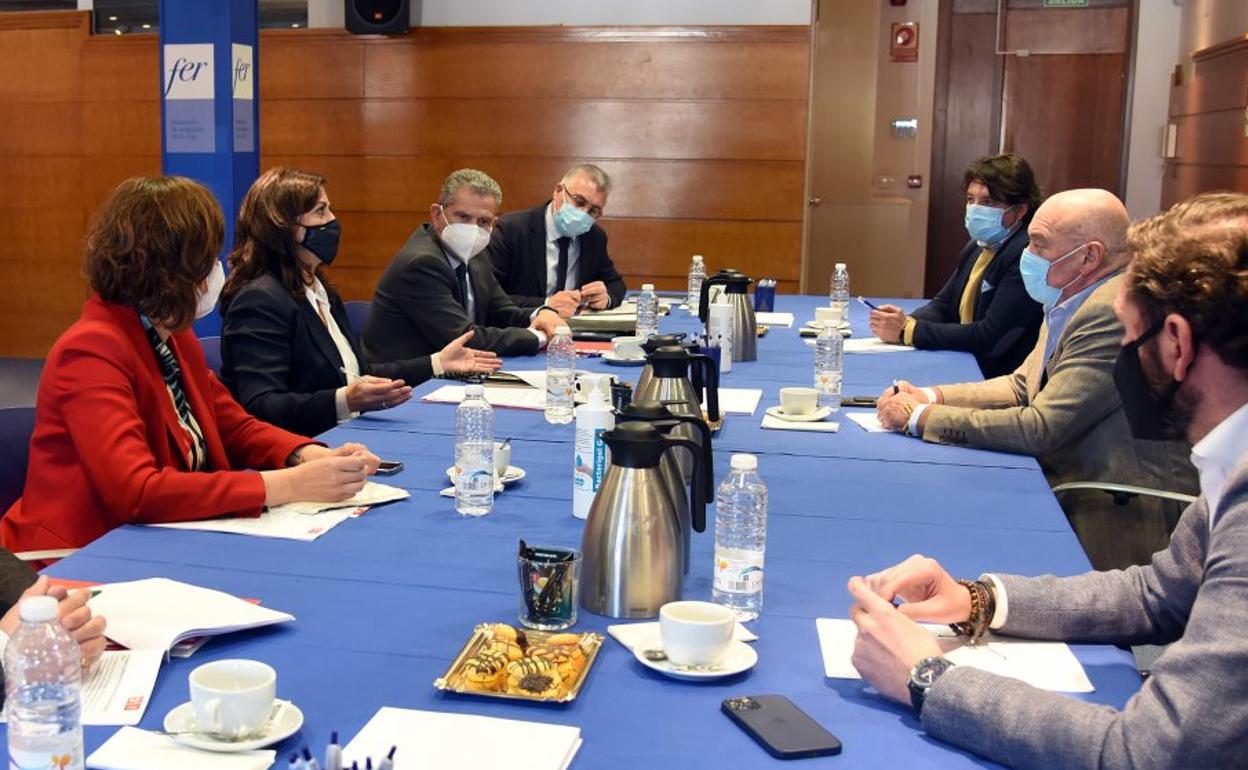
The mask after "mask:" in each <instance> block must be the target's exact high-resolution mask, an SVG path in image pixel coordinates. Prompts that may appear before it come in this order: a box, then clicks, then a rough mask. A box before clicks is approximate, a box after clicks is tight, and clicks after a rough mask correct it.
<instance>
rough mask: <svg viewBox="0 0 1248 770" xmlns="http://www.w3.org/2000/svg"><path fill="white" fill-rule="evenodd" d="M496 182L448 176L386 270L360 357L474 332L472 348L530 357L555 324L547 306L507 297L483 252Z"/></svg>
mask: <svg viewBox="0 0 1248 770" xmlns="http://www.w3.org/2000/svg"><path fill="white" fill-rule="evenodd" d="M502 199H503V192H502V189H501V188H500V187H499V186H498V183H497V182H495V181H494V180H493V179H491V178H490V177H489V176H488V175H487V174H485V173H484V172H481V171H477V170H475V169H460V170H458V171H455V172H454V173H452V174H451V175H450V176H448V177H447V178H446V181H445V182H443V184H442V192H441V194H440V195H439V196H438V202H437V203H435V204H433V205H432V206H430V207H429V222H428V223H426V224H424V225H421V226H420V228H419V229H417V230H416V232H414V233H412V235H411V237H410V238H408V240H407V243H405V244H404V245H403V248H402V249H400V250H399V253H398V254H396V255H395V256H394V259H393V260H392V261H391V262H390V266H389V267H388V268H386V272H385V273H384V274H383V275H382V276H381V280H380V281H379V282H378V284H377V290H376V292H375V294H374V296H373V307H372V311H371V312H370V313H369V317H368V324H367V325H366V326H365V327H364V354H365V356H366V357H368V359H369V360H371V361H395V360H400V359H404V358H412V357H414V356H423V355H429V354H431V353H434V352H436V351H438V350H441V349H442V348H443V347H445V346H446V345H447V343H449V342H450V341H451V340H453V339H455V338H457V337H459V336H460V335H461V334H463V333H464V332H466V331H468V330H470V329H471V330H472V331H473V333H474V334H473V338H472V340H473V341H472V344H473V347H475V348H477V349H480V350H489V351H492V352H494V353H497V354H498V355H500V356H514V355H533V354H535V353H537V352H538V351H539V350H541V349H542V348H544V347H545V346H546V341H547V339H548V338H549V337H550V336H552V335H553V334H554V330H555V327H557V326H558V325H559V324H560V323H561V322H560V320H559V315H558V313H556V312H555V311H554V310H552V309H550V308H547V307H539V308H537V309H536V310H534V309H533V308H521V307H519V306H517V305H516V304H515V303H514V302H512V301H511V300H510V299H509V298H508V297H507V294H506V292H504V291H503V289H502V287H500V286H499V285H498V280H497V279H496V278H495V277H494V273H493V271H492V270H491V268H490V262H489V259H488V258H485V257H484V256H482V255H481V252H482V251H483V250H484V249H485V247H486V245H487V244H489V242H490V231H491V230H492V229H493V227H494V223H495V221H496V219H497V215H498V207H499V204H501V203H502Z"/></svg>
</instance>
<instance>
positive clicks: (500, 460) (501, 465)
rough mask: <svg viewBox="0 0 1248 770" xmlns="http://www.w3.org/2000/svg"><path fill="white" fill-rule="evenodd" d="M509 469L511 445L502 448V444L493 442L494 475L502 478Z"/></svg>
mask: <svg viewBox="0 0 1248 770" xmlns="http://www.w3.org/2000/svg"><path fill="white" fill-rule="evenodd" d="M510 467H511V444H510V443H509V444H507V445H506V446H503V442H501V441H495V442H494V475H495V476H497V477H498V478H502V477H503V474H504V473H506V472H507V469H508V468H510Z"/></svg>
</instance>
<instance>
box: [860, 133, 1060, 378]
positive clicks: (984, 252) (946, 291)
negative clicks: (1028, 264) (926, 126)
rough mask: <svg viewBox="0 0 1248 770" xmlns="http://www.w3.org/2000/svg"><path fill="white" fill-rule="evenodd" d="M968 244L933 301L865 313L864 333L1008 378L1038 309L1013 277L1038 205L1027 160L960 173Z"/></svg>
mask: <svg viewBox="0 0 1248 770" xmlns="http://www.w3.org/2000/svg"><path fill="white" fill-rule="evenodd" d="M962 186H963V189H964V191H965V193H966V213H965V224H966V231H967V233H968V234H969V235H970V236H971V239H970V241H969V242H968V243H967V244H966V245H965V246H964V247H963V248H962V253H961V254H960V255H959V256H958V263H957V267H955V268H954V271H953V274H952V275H950V276H949V280H948V281H946V282H945V285H944V286H943V287H942V288H941V290H940V291H939V292H937V293H936V296H934V297H932V300H931V301H930V302H928V303H927V304H926V305H924V306H922V307H920V308H919V309H918V310H915V311H914V312H913V313H910V314H907V313H906V312H905V311H904V310H902V309H901V308H900V307H897V306H896V305H881V306H880V307H879V308H878V309H876V310H872V311H871V333H872V334H874V335H875V336H877V337H879V338H880V339H881V340H883V341H884V342H892V343H897V344H901V345H913V346H914V347H916V348H920V349H922V350H962V351H965V352H967V353H973V354H974V355H975V361H976V363H978V364H979V369H980V371H982V372H983V373H984V377H997V376H999V375H1002V374H1008V373H1010V372H1012V371H1014V370H1015V369H1016V368H1017V367H1018V365H1019V364H1021V363H1022V362H1023V359H1025V358H1026V357H1027V354H1028V353H1030V352H1031V348H1032V346H1034V345H1035V344H1036V334H1037V333H1038V332H1039V331H1040V320H1041V311H1040V306H1039V305H1038V304H1036V303H1035V302H1033V301H1032V300H1031V298H1030V297H1028V296H1027V291H1026V290H1025V289H1024V288H1023V281H1022V278H1021V277H1020V276H1019V273H1018V261H1019V256H1020V255H1021V254H1022V252H1023V247H1025V246H1026V245H1027V225H1028V223H1030V222H1031V218H1032V215H1034V214H1035V213H1036V208H1037V207H1038V206H1039V205H1040V202H1041V200H1042V198H1041V196H1040V188H1039V186H1038V185H1037V184H1036V178H1035V175H1034V174H1033V173H1032V170H1031V166H1030V165H1028V163H1027V161H1026V160H1025V159H1024V158H1022V157H1020V156H1018V155H1011V154H1008V153H1007V154H1004V155H993V156H991V157H987V158H980V159H979V160H977V161H975V162H974V163H972V164H971V165H970V166H968V167H967V169H966V174H965V176H964V177H963V182H962Z"/></svg>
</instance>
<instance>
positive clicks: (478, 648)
mask: <svg viewBox="0 0 1248 770" xmlns="http://www.w3.org/2000/svg"><path fill="white" fill-rule="evenodd" d="M601 648H602V634H595V633H583V634H576V633H569V632H552V631H530V630H524V631H521V630H517V629H516V628H513V627H512V626H509V625H507V624H506V623H484V624H482V625H479V626H477V627H476V628H475V629H473V632H472V636H471V637H469V639H468V643H467V644H465V645H464V648H463V649H462V650H460V651H459V654H458V655H456V656H455V660H454V661H452V662H451V666H450V668H448V669H447V670H446V673H445V674H443V675H442V676H440V677H438V678H437V679H435V680H433V686H434V687H436V688H438V689H439V690H449V691H451V692H458V693H468V694H471V695H485V696H488V697H491V698H509V699H512V700H535V701H555V702H563V703H566V702H568V701H572V700H576V696H577V695H578V694H579V693H580V691H581V685H583V684H584V683H585V676H586V675H587V674H588V673H589V667H590V666H592V665H593V664H594V659H595V658H597V657H598V650H599V649H601Z"/></svg>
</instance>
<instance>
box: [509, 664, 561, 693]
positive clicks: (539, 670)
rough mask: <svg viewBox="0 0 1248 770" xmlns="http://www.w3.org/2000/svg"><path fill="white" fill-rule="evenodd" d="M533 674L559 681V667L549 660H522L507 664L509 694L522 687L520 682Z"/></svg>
mask: <svg viewBox="0 0 1248 770" xmlns="http://www.w3.org/2000/svg"><path fill="white" fill-rule="evenodd" d="M532 674H541V675H543V676H550V677H553V678H555V679H556V680H558V679H559V670H558V666H556V665H555V663H554V662H552V661H549V660H542V659H540V658H522V659H521V660H513V661H512V662H511V663H508V664H507V692H511V691H512V690H513V689H515V688H516V687H519V686H520V680H522V679H524V678H525V677H526V676H530V675H532Z"/></svg>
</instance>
